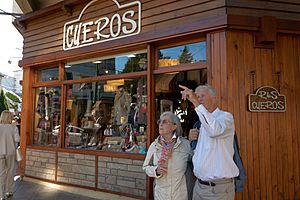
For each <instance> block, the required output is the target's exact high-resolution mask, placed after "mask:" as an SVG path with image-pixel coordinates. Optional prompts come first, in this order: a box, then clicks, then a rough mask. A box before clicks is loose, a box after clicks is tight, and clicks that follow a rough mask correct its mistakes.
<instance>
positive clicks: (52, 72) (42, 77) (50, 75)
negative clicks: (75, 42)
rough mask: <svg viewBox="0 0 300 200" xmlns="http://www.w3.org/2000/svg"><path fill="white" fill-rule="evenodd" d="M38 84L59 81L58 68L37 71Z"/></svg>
mask: <svg viewBox="0 0 300 200" xmlns="http://www.w3.org/2000/svg"><path fill="white" fill-rule="evenodd" d="M37 77H38V80H37V81H38V82H46V81H54V80H58V77H59V74H58V67H54V68H49V69H41V70H38V71H37Z"/></svg>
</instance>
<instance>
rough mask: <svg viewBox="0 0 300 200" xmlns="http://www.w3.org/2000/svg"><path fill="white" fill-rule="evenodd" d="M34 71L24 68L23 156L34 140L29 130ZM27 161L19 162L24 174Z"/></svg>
mask: <svg viewBox="0 0 300 200" xmlns="http://www.w3.org/2000/svg"><path fill="white" fill-rule="evenodd" d="M32 77H34V76H33V72H32V70H30V68H26V69H23V85H22V91H23V95H22V119H24V120H22V121H21V141H20V145H21V152H22V155H23V157H24V158H25V156H26V145H27V144H29V143H30V142H31V141H32V138H31V134H30V133H29V130H31V122H32V121H31V120H29V119H32V117H31V116H32V115H31V114H32V113H31V108H32V106H33V104H32V101H31V99H32V93H31V92H30V89H31V82H32ZM25 161H26V159H23V160H22V161H21V162H20V163H19V173H20V174H22V175H24V172H25Z"/></svg>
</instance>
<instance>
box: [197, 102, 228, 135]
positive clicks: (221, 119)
mask: <svg viewBox="0 0 300 200" xmlns="http://www.w3.org/2000/svg"><path fill="white" fill-rule="evenodd" d="M195 110H196V112H197V115H198V116H199V119H200V121H201V124H202V126H203V127H204V129H205V130H206V131H207V132H208V134H209V135H210V137H220V136H222V137H227V134H229V133H231V132H234V120H233V116H232V114H231V113H229V112H223V113H222V116H218V118H216V117H214V116H213V115H212V113H210V112H208V111H207V110H206V108H205V107H204V106H203V105H199V106H198V107H196V108H195ZM228 130H232V131H228Z"/></svg>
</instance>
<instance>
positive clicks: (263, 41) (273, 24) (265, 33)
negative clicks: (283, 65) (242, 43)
mask: <svg viewBox="0 0 300 200" xmlns="http://www.w3.org/2000/svg"><path fill="white" fill-rule="evenodd" d="M276 36H277V20H276V17H272V16H263V17H261V18H260V29H259V32H256V33H255V34H254V47H256V48H274V45H275V42H276Z"/></svg>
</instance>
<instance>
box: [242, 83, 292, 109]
mask: <svg viewBox="0 0 300 200" xmlns="http://www.w3.org/2000/svg"><path fill="white" fill-rule="evenodd" d="M248 106H249V111H251V112H285V111H286V98H285V95H280V94H279V92H278V91H277V90H276V89H275V88H273V87H271V86H263V87H260V88H258V89H257V91H256V93H255V94H250V95H249V98H248Z"/></svg>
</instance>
